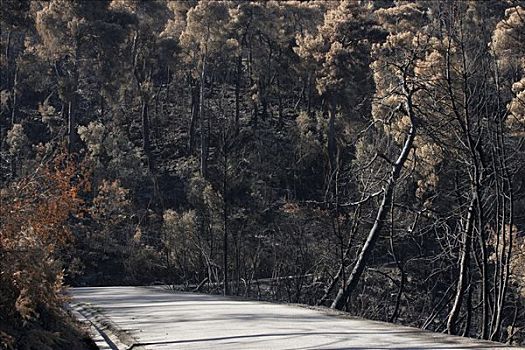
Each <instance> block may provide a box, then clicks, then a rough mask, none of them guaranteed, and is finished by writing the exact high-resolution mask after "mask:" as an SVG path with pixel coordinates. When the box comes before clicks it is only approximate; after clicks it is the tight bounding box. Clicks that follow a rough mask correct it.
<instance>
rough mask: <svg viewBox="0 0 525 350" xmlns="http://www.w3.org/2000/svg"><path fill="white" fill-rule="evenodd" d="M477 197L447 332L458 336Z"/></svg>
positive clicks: (470, 210)
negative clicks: (457, 328) (458, 322)
mask: <svg viewBox="0 0 525 350" xmlns="http://www.w3.org/2000/svg"><path fill="white" fill-rule="evenodd" d="M476 200H477V199H476V196H475V195H474V196H473V197H472V199H471V200H470V204H469V207H468V213H467V226H466V227H465V230H463V235H462V236H463V243H462V249H461V258H460V259H461V260H460V264H459V276H458V283H457V286H456V296H455V298H454V303H453V305H452V310H450V314H449V316H448V320H447V332H448V333H449V334H456V323H457V321H458V317H459V312H460V310H461V304H462V302H463V297H464V295H465V290H466V288H467V283H468V268H469V263H470V245H471V240H472V230H473V227H474V210H475V205H476Z"/></svg>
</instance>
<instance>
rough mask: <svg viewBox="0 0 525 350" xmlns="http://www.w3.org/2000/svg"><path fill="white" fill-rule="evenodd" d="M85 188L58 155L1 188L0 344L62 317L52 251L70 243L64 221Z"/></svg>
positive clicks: (77, 208)
mask: <svg viewBox="0 0 525 350" xmlns="http://www.w3.org/2000/svg"><path fill="white" fill-rule="evenodd" d="M87 186H88V181H87V179H86V176H85V172H84V171H83V169H82V168H81V167H80V166H78V165H77V164H76V162H75V161H74V160H73V159H71V158H70V157H68V156H64V155H61V156H58V157H56V158H55V159H54V160H52V161H50V162H49V163H48V164H47V165H43V166H40V167H38V168H37V169H36V170H35V171H34V172H33V173H32V174H30V175H28V176H26V177H23V178H21V179H19V180H17V181H16V182H12V183H10V184H9V185H8V186H7V187H5V188H3V189H2V190H1V192H0V201H1V202H0V203H1V205H0V223H1V226H0V267H1V272H0V334H1V335H2V337H0V340H2V339H3V340H2V342H4V341H5V342H7V341H6V340H5V339H11V341H13V339H14V342H15V344H16V342H17V340H16V339H17V338H20V334H23V333H24V332H23V330H24V329H25V330H28V329H31V328H32V327H34V326H35V325H44V324H46V323H47V322H49V320H50V319H53V318H60V317H61V316H63V313H64V311H63V309H62V306H63V302H64V295H63V294H62V288H63V283H62V280H63V270H62V266H61V263H60V261H59V259H58V256H57V252H58V251H59V250H60V249H64V248H66V247H67V245H68V244H69V243H70V242H71V241H72V235H71V232H70V229H69V227H68V224H69V221H70V220H72V219H74V217H75V216H78V215H81V214H82V206H83V200H82V198H81V197H80V195H79V194H80V193H82V192H83V191H85V190H86V189H87ZM26 333H27V332H26ZM8 335H9V336H8ZM3 345H4V346H5V347H9V346H15V347H16V345H13V344H11V345H9V344H6V343H4V344H3Z"/></svg>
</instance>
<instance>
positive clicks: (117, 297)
mask: <svg viewBox="0 0 525 350" xmlns="http://www.w3.org/2000/svg"><path fill="white" fill-rule="evenodd" d="M71 293H72V296H73V300H72V306H73V309H75V310H76V312H78V313H77V315H78V317H79V318H81V319H87V320H89V321H90V322H91V323H92V325H93V327H92V329H94V330H95V332H96V333H98V335H97V336H98V338H99V339H100V341H99V342H98V344H101V346H100V347H101V348H105V349H159V350H164V349H214V350H219V349H239V350H240V349H242V350H247V349H509V347H505V346H504V345H502V344H498V343H490V342H483V341H476V340H472V339H466V338H461V337H453V336H447V335H444V334H437V333H431V332H425V331H422V330H419V329H415V328H409V327H401V326H397V325H391V324H388V323H382V322H374V321H368V320H362V319H355V318H349V317H343V316H341V315H338V314H337V313H335V312H332V311H330V310H312V309H309V308H306V307H300V306H295V305H285V304H271V303H264V302H255V301H238V300H234V299H230V298H224V297H220V296H215V295H203V294H190V293H173V292H171V291H167V290H165V289H163V288H162V287H87V288H72V289H71ZM102 339H103V340H102ZM510 349H513V348H510ZM514 349H516V348H514Z"/></svg>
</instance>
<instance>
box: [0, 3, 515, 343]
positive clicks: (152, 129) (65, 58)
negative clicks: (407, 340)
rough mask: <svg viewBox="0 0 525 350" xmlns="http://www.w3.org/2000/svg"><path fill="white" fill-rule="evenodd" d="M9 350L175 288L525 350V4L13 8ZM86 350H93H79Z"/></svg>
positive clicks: (1, 60)
mask: <svg viewBox="0 0 525 350" xmlns="http://www.w3.org/2000/svg"><path fill="white" fill-rule="evenodd" d="M0 25H1V29H2V30H1V35H0V43H1V47H2V52H1V55H0V66H1V70H2V74H1V80H0V97H1V99H0V102H1V104H0V112H1V117H0V127H1V130H0V137H1V140H0V141H1V148H0V200H1V207H0V224H1V228H0V268H1V272H0V343H1V344H2V346H3V347H7V348H8V349H46V348H49V349H62V348H63V349H71V348H75V349H82V348H83V347H84V348H89V346H90V343H89V341H87V340H85V335H84V333H82V332H83V331H81V330H79V329H80V328H79V327H78V325H77V324H76V323H75V321H73V319H72V318H71V317H70V316H69V315H68V314H67V312H66V311H64V308H63V305H64V303H65V302H66V297H65V294H64V291H65V286H67V285H73V286H102V285H141V284H161V283H163V284H164V283H165V284H172V285H178V286H181V285H182V286H185V288H186V289H188V290H199V291H206V292H210V293H222V294H229V295H242V296H247V297H254V298H264V299H270V300H281V301H288V302H297V303H306V304H312V305H325V306H328V307H332V308H335V309H340V310H346V311H348V312H350V313H352V314H355V315H359V316H362V317H365V318H369V319H376V320H383V321H389V322H396V323H400V324H405V325H411V326H416V327H420V328H424V329H429V330H433V331H436V332H447V333H450V334H457V335H463V336H470V337H478V338H482V339H491V340H494V341H501V342H507V343H509V344H523V343H524V342H525V305H524V302H525V299H524V298H525V268H524V266H525V215H524V213H525V197H524V195H525V3H524V2H523V1H517V0H502V1H496V0H494V1H477V2H476V1H472V2H470V1H448V2H444V1H413V2H405V1H391V0H382V1H348V0H344V1H320V0H312V1H241V0H239V1H236V0H232V1H207V0H200V1H197V0H187V1H161V0H155V1H153V0H152V1H138V0H101V1H87V0H86V1H83V0H81V1H68V0H51V1H46V2H43V1H28V0H23V1H20V0H4V1H3V3H2V8H1V22H0ZM83 339H84V340H83Z"/></svg>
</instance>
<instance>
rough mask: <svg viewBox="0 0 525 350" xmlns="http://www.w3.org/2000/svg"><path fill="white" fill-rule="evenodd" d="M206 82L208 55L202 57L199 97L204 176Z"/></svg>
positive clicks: (202, 172) (206, 136)
mask: <svg viewBox="0 0 525 350" xmlns="http://www.w3.org/2000/svg"><path fill="white" fill-rule="evenodd" d="M205 83H206V55H204V56H203V58H202V71H201V82H200V97H199V126H200V132H201V135H200V136H201V139H200V141H201V154H200V156H201V159H200V172H201V175H202V177H203V178H206V177H207V176H208V133H209V130H208V127H207V123H206V120H205V113H204V99H205V97H204V87H205Z"/></svg>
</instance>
